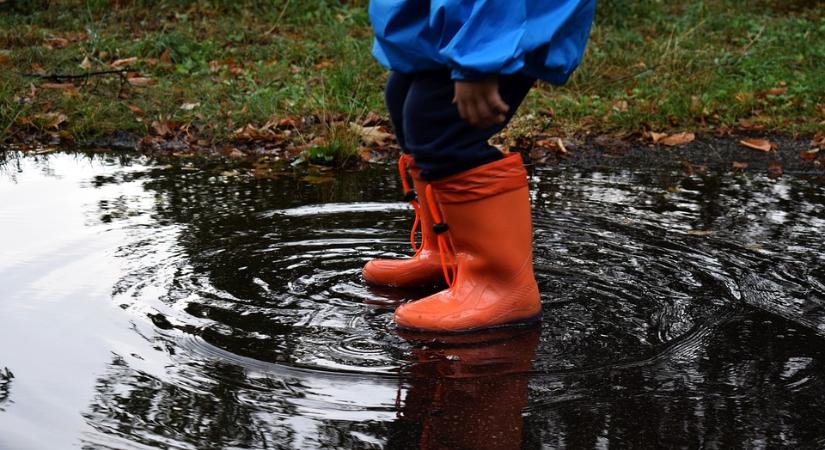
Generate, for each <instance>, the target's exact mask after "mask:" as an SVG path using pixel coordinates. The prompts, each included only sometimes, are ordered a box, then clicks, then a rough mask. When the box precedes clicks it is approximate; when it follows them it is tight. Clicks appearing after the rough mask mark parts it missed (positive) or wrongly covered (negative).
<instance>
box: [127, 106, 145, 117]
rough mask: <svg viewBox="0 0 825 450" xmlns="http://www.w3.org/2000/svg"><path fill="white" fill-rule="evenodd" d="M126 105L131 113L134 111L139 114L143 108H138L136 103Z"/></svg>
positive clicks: (141, 113)
mask: <svg viewBox="0 0 825 450" xmlns="http://www.w3.org/2000/svg"><path fill="white" fill-rule="evenodd" d="M126 107H127V108H129V111H132V112H133V113H135V114H137V115H139V116H142V115H143V110H142V109H140V107H139V106H137V105H126Z"/></svg>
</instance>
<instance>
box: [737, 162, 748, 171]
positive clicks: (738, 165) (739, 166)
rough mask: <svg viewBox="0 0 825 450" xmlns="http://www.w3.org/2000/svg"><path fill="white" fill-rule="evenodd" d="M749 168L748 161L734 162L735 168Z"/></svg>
mask: <svg viewBox="0 0 825 450" xmlns="http://www.w3.org/2000/svg"><path fill="white" fill-rule="evenodd" d="M747 168H748V163H746V162H739V161H734V162H733V170H745V169H747Z"/></svg>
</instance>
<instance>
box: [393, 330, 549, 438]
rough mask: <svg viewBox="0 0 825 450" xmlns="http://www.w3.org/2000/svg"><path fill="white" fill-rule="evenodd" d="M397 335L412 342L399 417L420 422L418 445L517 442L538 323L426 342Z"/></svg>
mask: <svg viewBox="0 0 825 450" xmlns="http://www.w3.org/2000/svg"><path fill="white" fill-rule="evenodd" d="M399 335H401V336H402V337H404V338H405V339H407V340H411V341H413V342H414V343H415V344H416V348H415V349H414V350H413V361H414V362H413V364H412V366H411V368H410V369H409V375H410V376H411V379H410V387H409V389H408V390H407V392H406V396H405V398H404V403H403V405H402V406H401V411H400V415H401V417H400V420H402V421H408V422H416V423H420V424H421V436H420V440H419V446H418V447H419V448H422V449H514V448H516V449H517V448H520V447H521V440H522V425H523V420H522V409H523V408H524V407H525V405H526V403H527V381H528V375H527V373H528V372H529V371H530V370H531V369H532V363H533V358H534V357H535V354H536V346H537V345H538V342H539V335H540V330H539V328H538V327H535V328H531V329H520V330H496V331H491V332H486V333H474V334H472V335H465V336H445V337H439V338H435V339H434V338H433V337H432V336H431V335H430V336H428V337H427V340H426V341H423V340H422V338H423V337H424V336H423V335H415V334H408V333H403V332H399Z"/></svg>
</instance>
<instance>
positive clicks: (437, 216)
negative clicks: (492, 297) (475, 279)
mask: <svg viewBox="0 0 825 450" xmlns="http://www.w3.org/2000/svg"><path fill="white" fill-rule="evenodd" d="M426 195H427V204H428V205H429V208H430V214H431V215H432V217H433V231H434V232H435V237H436V240H437V241H438V253H439V256H440V257H441V270H442V271H443V272H444V281H446V282H447V286H449V287H453V284H455V277H456V261H455V253H456V252H455V245H453V240H452V238H451V237H450V236H449V235H447V234H445V233H446V232H447V230H448V227H447V223H446V222H444V221H443V220H442V219H441V212H440V211H439V210H438V204H436V202H435V195H434V194H433V187H432V185H429V184H428V185H427V192H426Z"/></svg>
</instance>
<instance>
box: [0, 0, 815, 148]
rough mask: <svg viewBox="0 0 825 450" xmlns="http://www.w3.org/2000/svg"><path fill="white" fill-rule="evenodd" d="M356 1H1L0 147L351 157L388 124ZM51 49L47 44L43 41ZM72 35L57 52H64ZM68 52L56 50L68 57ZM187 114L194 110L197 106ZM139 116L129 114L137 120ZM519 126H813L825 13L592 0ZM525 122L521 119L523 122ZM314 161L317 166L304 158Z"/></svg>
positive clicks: (789, 4) (603, 129) (793, 5)
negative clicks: (37, 144)
mask: <svg viewBox="0 0 825 450" xmlns="http://www.w3.org/2000/svg"><path fill="white" fill-rule="evenodd" d="M366 7H367V5H366V1H363V0H362V1H351V2H341V1H338V0H334V1H333V0H330V1H322V0H316V1H309V0H278V1H263V0H258V1H245V2H235V1H229V0H211V1H206V0H164V1H149V0H131V1H130V0H120V1H116V0H86V1H81V0H62V1H56V0H52V1H47V0H36V1H23V0H6V1H5V2H2V3H0V141H2V140H11V139H19V138H20V137H21V136H25V135H27V134H33V133H43V132H52V133H55V132H58V130H49V129H46V128H47V127H48V125H49V123H50V121H49V120H47V119H44V117H47V116H44V114H46V113H62V114H65V115H66V117H67V121H66V122H65V123H63V124H61V125H60V130H59V131H60V133H62V134H63V135H64V136H71V137H73V138H75V139H78V140H83V139H87V138H92V137H96V136H100V135H106V134H110V133H112V132H114V131H132V132H136V133H138V134H142V133H148V132H149V130H150V124H151V123H152V122H153V121H156V120H158V121H173V122H175V123H178V124H183V125H185V126H186V127H188V128H187V129H188V130H189V131H190V132H191V133H195V134H197V135H198V137H199V138H201V139H204V140H208V141H209V142H210V143H214V144H215V145H220V144H222V143H225V142H231V141H232V139H233V131H234V130H235V129H237V128H240V127H242V126H244V125H246V124H248V123H249V124H253V125H255V126H262V125H263V124H264V123H266V122H267V121H268V120H270V119H271V118H273V117H274V118H276V119H283V118H296V119H298V120H300V119H301V118H304V117H312V118H314V121H313V123H315V125H313V126H310V127H308V128H302V129H301V130H298V131H297V133H296V134H293V135H292V136H291V138H290V139H292V140H294V141H297V142H298V143H302V144H303V145H305V146H307V148H309V149H312V152H314V153H313V154H312V155H310V156H311V157H316V158H318V159H324V160H332V161H343V160H346V159H348V158H350V157H352V156H353V155H354V154H355V153H356V152H357V147H358V139H357V136H353V134H352V133H353V132H352V131H351V129H350V128H349V127H348V126H346V125H347V124H348V123H349V122H354V121H355V122H357V121H359V120H360V119H361V118H363V117H365V116H366V114H367V113H368V112H370V111H376V112H379V113H381V114H382V115H383V114H384V113H383V111H384V109H383V105H382V98H383V93H382V86H383V82H384V80H385V77H386V74H385V72H384V70H383V69H382V68H380V67H379V66H378V65H377V64H376V63H375V62H374V61H373V60H372V58H371V57H370V55H369V51H370V46H371V31H370V27H369V19H368V17H367V11H366ZM55 39H56V40H55ZM61 39H66V40H68V42H66V41H61ZM62 44H66V45H65V46H63V45H62ZM129 57H137V58H138V62H137V63H136V64H134V65H132V66H130V67H129V69H130V70H132V71H133V75H140V76H141V77H149V78H151V80H152V82H153V84H151V85H150V86H132V85H131V84H129V83H124V80H123V79H122V78H121V77H119V76H97V77H92V78H89V79H88V80H85V81H82V82H81V81H78V82H76V83H75V84H76V85H77V87H76V89H75V90H68V91H67V90H62V89H44V88H43V84H44V83H46V82H47V81H45V80H40V79H35V78H30V77H26V76H24V74H25V73H37V72H39V73H48V74H54V73H59V74H67V73H75V74H77V73H83V72H84V71H85V70H86V69H83V68H81V67H80V64H81V63H82V62H83V61H84V59H87V58H88V61H89V62H90V63H91V64H92V67H91V68H90V69H89V70H93V71H95V70H105V69H107V68H108V64H110V63H111V62H113V61H115V60H117V59H121V58H129ZM185 104H197V105H198V106H197V107H194V108H191V109H185V108H181V106H182V105H185ZM135 111H139V112H137V113H136V112H135ZM531 112H539V113H537V114H533V116H530V119H529V120H523V121H521V122H519V123H520V126H521V127H522V128H523V129H522V130H521V132H523V133H526V134H530V133H534V132H537V131H542V132H545V133H546V132H548V129H549V130H551V131H552V132H558V133H560V134H575V133H579V132H594V133H620V134H625V133H634V132H638V131H643V130H655V131H666V130H672V129H679V130H681V129H686V130H718V129H729V128H737V127H745V128H757V129H764V130H766V131H771V132H779V133H810V132H814V131H816V130H819V129H822V128H823V127H825V13H823V9H822V8H821V6H820V5H819V4H818V2H817V1H815V0H809V1H802V0H796V1H779V0H774V1H767V0H761V1H759V0H753V1H742V0H715V1H686V0H684V1H658V0H638V1H630V0H624V1H620V0H603V1H601V2H600V3H599V11H598V18H597V23H596V25H595V26H594V29H593V33H592V38H591V41H590V44H589V46H588V49H587V53H586V56H585V61H584V63H583V64H582V66H581V67H580V69H579V70H578V71H577V72H576V74H575V75H574V77H573V78H572V79H571V81H570V83H569V84H568V85H567V86H565V87H561V88H559V87H553V86H549V85H541V86H540V88H539V89H535V90H534V91H533V92H532V93H531V95H530V97H529V98H528V100H527V102H526V104H525V106H524V107H523V109H522V111H521V114H522V116H525V115H527V114H529V113H531ZM525 124H526V125H525ZM313 155H314V156H313Z"/></svg>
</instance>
